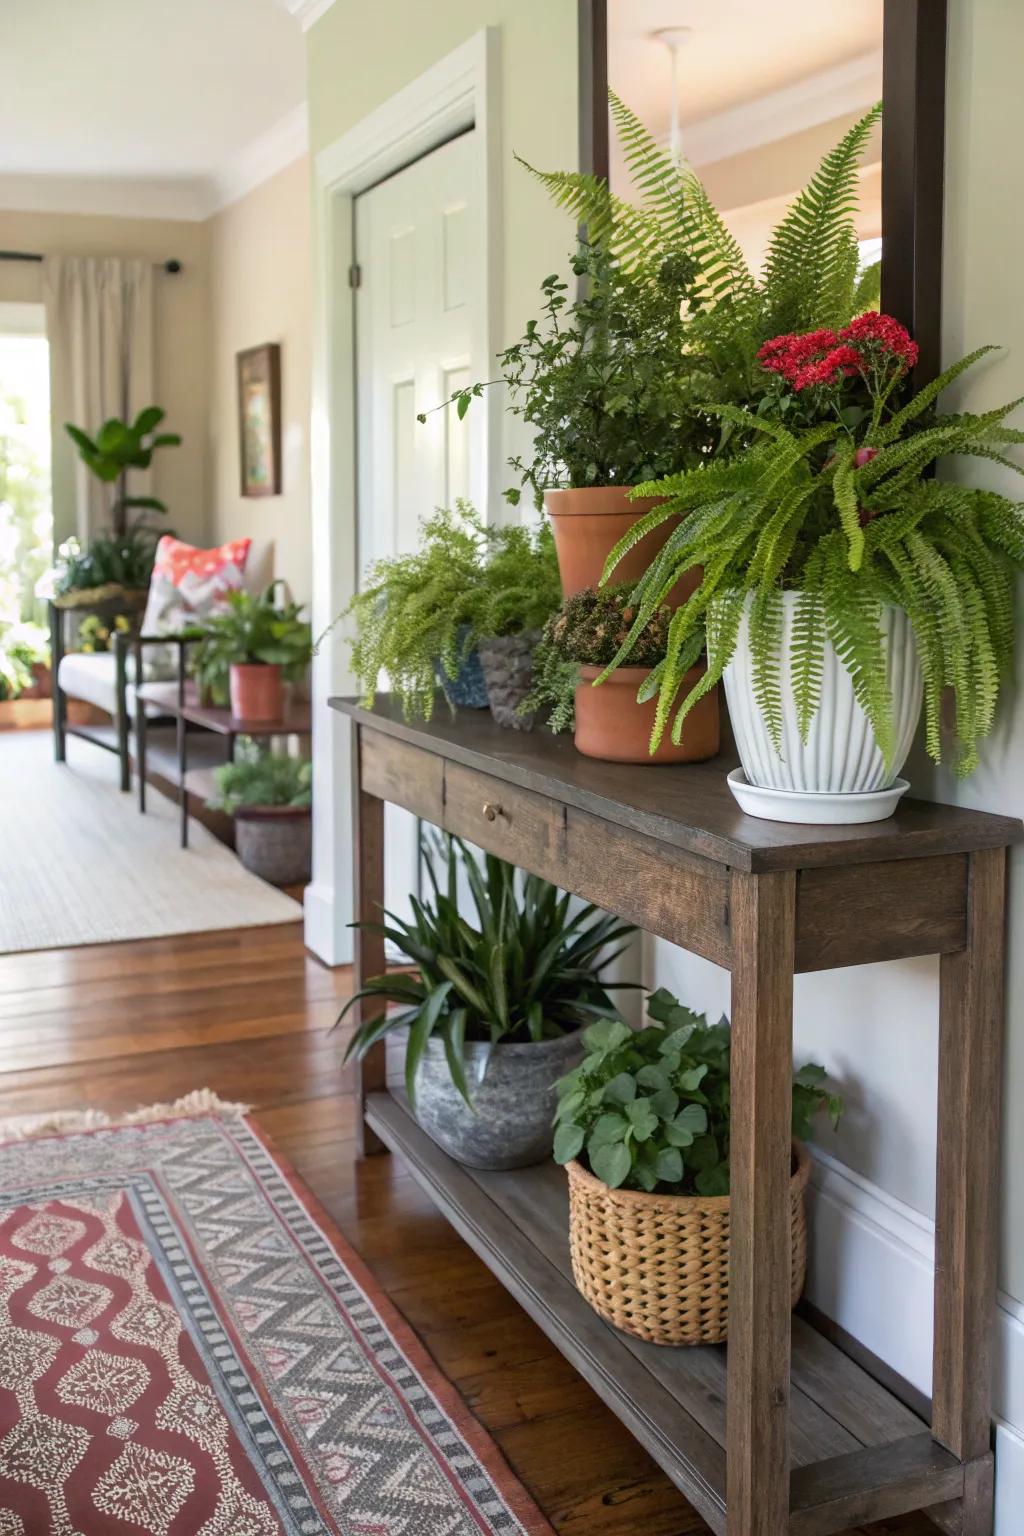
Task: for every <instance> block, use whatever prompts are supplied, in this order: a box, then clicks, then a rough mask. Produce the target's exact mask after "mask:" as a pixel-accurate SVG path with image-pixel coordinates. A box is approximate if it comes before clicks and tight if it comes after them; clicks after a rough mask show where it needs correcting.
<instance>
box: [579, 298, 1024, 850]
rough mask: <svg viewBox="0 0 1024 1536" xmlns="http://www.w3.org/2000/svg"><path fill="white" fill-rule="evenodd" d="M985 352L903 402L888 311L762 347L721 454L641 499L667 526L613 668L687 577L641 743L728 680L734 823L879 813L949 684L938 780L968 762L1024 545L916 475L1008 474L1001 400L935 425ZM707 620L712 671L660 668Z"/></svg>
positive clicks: (999, 514) (997, 673)
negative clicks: (988, 465) (991, 466)
mask: <svg viewBox="0 0 1024 1536" xmlns="http://www.w3.org/2000/svg"><path fill="white" fill-rule="evenodd" d="M989 350H990V349H989V348H981V349H979V350H978V351H977V352H974V353H972V354H971V355H970V356H969V357H966V358H964V359H962V360H961V361H960V362H958V363H956V364H954V366H953V367H951V368H949V369H947V370H946V372H945V373H943V374H942V375H941V376H940V377H939V378H938V379H935V380H933V381H932V382H931V383H930V384H928V385H926V386H925V388H923V389H922V390H920V391H919V392H918V393H917V394H916V395H913V396H911V397H910V398H907V397H906V393H905V390H904V383H905V380H906V379H907V375H908V372H909V370H910V369H911V368H912V367H913V365H914V363H915V361H916V358H917V348H916V346H915V344H914V342H913V341H912V340H911V338H910V336H909V335H908V334H907V332H906V330H905V329H904V328H903V326H901V325H900V324H898V322H897V321H895V320H894V319H892V318H891V317H890V316H888V315H879V314H877V313H868V314H864V315H862V316H860V317H859V318H858V319H856V320H854V321H853V322H851V324H849V325H848V326H845V327H843V328H841V329H840V330H839V331H838V332H835V331H833V330H830V329H828V328H818V329H817V330H815V331H812V332H809V333H803V334H799V335H785V336H779V337H776V338H773V339H771V340H769V341H768V342H767V343H765V344H764V345H762V346H761V347H760V348H759V351H758V358H759V360H760V366H761V368H762V373H763V380H764V382H763V385H762V388H763V394H762V396H761V399H760V401H759V402H758V404H757V407H756V409H740V408H738V407H734V406H717V407H709V409H713V410H714V411H716V412H717V414H718V415H720V416H721V417H722V419H723V420H725V421H727V422H728V423H729V425H730V426H731V428H732V430H733V432H734V434H735V436H736V438H737V440H738V443H739V444H740V446H739V447H738V448H737V450H736V451H735V452H734V453H733V454H732V456H731V457H730V458H728V459H725V460H722V461H720V462H717V463H716V464H714V465H713V466H711V467H710V468H708V469H706V470H704V471H703V472H701V473H693V472H684V473H682V474H680V475H676V476H672V477H670V478H669V479H667V480H664V481H659V482H656V483H655V482H652V483H651V484H650V485H648V486H645V487H642V491H643V492H645V493H647V492H652V493H653V492H654V491H657V492H659V493H660V494H661V495H662V496H663V497H664V498H665V499H664V501H663V502H662V503H661V505H660V506H659V507H658V508H656V509H655V511H653V512H652V513H650V514H649V515H648V519H646V520H645V521H650V522H651V523H653V522H656V521H658V520H659V519H662V518H671V519H673V520H678V519H682V520H683V521H682V523H681V525H680V524H679V523H678V522H676V523H675V526H676V528H677V532H676V534H675V535H674V537H673V541H672V549H671V553H670V555H667V556H666V558H665V559H664V560H663V561H662V562H661V563H660V564H659V565H657V566H656V567H652V569H651V570H650V571H648V573H647V574H646V575H645V576H644V577H643V578H642V580H641V581H640V582H639V583H638V585H637V589H636V596H637V616H636V619H635V620H634V623H633V626H632V628H631V630H630V633H629V635H628V636H627V637H626V639H625V640H624V642H623V644H622V645H621V646H620V647H619V649H618V651H617V652H616V655H615V658H614V664H621V663H622V662H624V661H626V660H627V659H628V658H629V656H630V654H631V651H632V647H633V646H634V644H635V643H636V642H637V641H638V640H639V638H640V636H641V634H642V632H643V626H644V623H645V622H646V620H647V617H648V616H649V614H650V613H652V612H653V611H654V610H655V608H656V606H657V603H658V600H659V596H660V593H661V591H662V589H663V585H664V582H665V581H666V580H667V579H671V577H672V575H673V574H678V573H680V572H683V571H685V570H688V569H691V568H693V567H694V566H701V567H702V568H703V569H704V578H703V581H702V583H701V586H700V587H699V589H697V591H695V593H694V594H693V596H692V597H691V598H690V599H689V600H688V601H687V603H686V604H685V605H684V606H682V607H681V608H679V609H678V610H677V612H676V613H675V615H674V616H673V619H672V623H671V626H670V631H669V650H668V657H669V659H668V660H667V661H666V665H665V667H664V668H663V670H662V672H661V675H660V679H659V685H660V697H659V701H658V711H657V718H656V723H655V730H654V734H653V736H652V744H656V743H657V742H658V741H660V740H661V739H662V737H663V734H664V732H665V730H666V727H667V725H668V722H669V718H670V715H671V714H672V712H673V710H674V711H675V715H674V724H673V728H672V735H673V736H674V737H676V736H678V733H679V732H680V731H681V729H682V726H683V722H684V721H685V720H686V718H687V716H688V714H689V712H690V710H691V709H692V708H693V707H694V705H695V704H697V703H698V702H699V701H700V700H701V699H702V698H703V696H704V695H705V693H706V692H707V690H708V689H709V688H711V687H713V686H714V684H715V683H716V682H717V681H718V679H719V678H720V677H723V676H724V678H725V687H726V696H727V698H728V701H729V710H730V716H731V719H732V723H733V728H734V731H735V735H736V742H737V747H738V750H739V754H740V760H741V764H742V769H741V770H737V771H736V772H735V773H733V774H731V775H730V785H731V787H732V789H733V792H734V793H735V795H736V798H737V799H738V800H739V802H740V804H741V805H742V806H743V808H744V809H745V810H749V811H751V812H752V813H753V814H755V815H760V816H767V817H770V818H773V819H778V820H783V821H805V822H819V823H821V822H824V823H829V822H852V821H870V820H877V819H879V818H880V817H883V816H886V815H890V814H891V813H892V810H893V809H894V807H895V804H896V801H897V800H898V798H899V795H900V794H901V793H903V792H904V791H905V790H906V789H907V787H908V786H907V784H906V783H905V781H903V780H900V779H897V777H896V775H897V774H898V773H899V770H900V768H901V767H902V765H903V762H904V760H905V758H906V755H907V752H908V751H909V749H910V745H911V742H912V739H913V735H914V731H915V728H916V725H917V720H918V717H919V714H920V709H921V700H922V691H923V696H924V704H925V718H926V741H927V748H928V751H929V753H930V754H931V756H932V757H933V758H935V760H936V761H938V760H939V759H940V756H941V752H942V743H941V739H940V708H941V701H942V695H943V692H944V690H945V689H946V688H949V689H950V690H951V691H952V695H953V699H954V702H955V726H954V737H955V743H954V749H953V759H954V763H953V766H954V769H955V771H956V772H958V773H960V774H967V773H969V772H970V771H971V770H972V769H973V768H974V767H975V766H976V764H977V762H978V753H979V746H980V743H981V741H982V740H983V738H984V737H985V736H986V734H987V733H988V732H989V731H990V729H991V727H992V723H993V719H994V714H995V707H996V701H997V698H998V693H999V685H1000V679H1001V676H1002V675H1003V674H1004V672H1005V671H1006V670H1007V669H1008V667H1009V664H1010V661H1011V657H1012V651H1013V635H1014V619H1013V591H1014V579H1015V575H1016V573H1017V571H1018V570H1019V569H1020V568H1021V566H1022V565H1024V532H1022V527H1021V516H1020V508H1019V504H1018V503H1015V502H1012V501H1010V500H1009V498H1007V497H1005V496H1001V495H999V494H997V493H996V492H994V491H989V490H981V489H977V488H974V487H971V486H967V485H963V484H960V483H956V484H954V483H950V482H946V481H942V480H938V479H935V478H932V477H931V476H930V474H929V471H930V469H931V468H932V466H933V465H934V464H935V462H936V460H941V459H943V458H945V457H947V456H955V455H956V456H964V455H968V456H969V455H972V454H973V455H977V456H979V457H984V458H990V459H996V460H997V461H998V462H1000V463H1002V464H1005V465H1007V466H1008V467H1010V468H1014V469H1018V472H1020V471H1019V467H1018V466H1016V465H1013V464H1012V463H1010V461H1009V460H1007V459H1006V458H1005V450H1006V447H1007V445H1008V444H1012V443H1019V442H1021V441H1024V434H1022V433H1021V432H1018V431H1016V430H1014V429H1012V428H1009V427H1007V426H1006V425H1005V418H1006V416H1007V414H1008V412H1009V410H1010V409H1012V407H1011V406H1005V407H1001V408H997V409H994V410H990V411H987V412H984V413H982V414H980V415H972V414H970V413H958V414H956V415H951V416H943V415H940V414H937V413H936V411H935V402H936V400H937V398H938V396H939V395H940V394H941V393H942V391H943V390H944V389H946V388H947V387H948V386H949V385H950V384H951V383H952V382H953V381H954V380H955V379H957V378H958V377H959V376H960V375H961V374H962V373H963V372H964V371H965V370H966V369H967V368H969V367H970V366H972V364H974V363H975V362H976V361H977V360H978V359H979V358H980V357H981V356H982V355H983V354H984V353H985V352H986V351H989ZM643 526H644V524H640V525H638V527H641V528H642V527H643ZM623 547H625V545H623ZM616 553H617V552H616V551H613V552H612V556H611V557H610V559H609V571H611V570H613V569H614V565H615V559H616ZM701 625H706V632H707V649H708V668H707V671H706V673H705V674H704V676H703V677H702V678H701V679H700V680H699V681H698V682H697V684H696V685H695V686H689V685H687V684H685V681H684V678H683V675H682V672H681V668H680V665H679V663H678V662H677V660H676V658H677V656H680V655H685V652H686V647H687V646H688V644H689V643H690V642H691V640H692V638H693V636H694V635H695V634H697V633H699V629H700V626H701Z"/></svg>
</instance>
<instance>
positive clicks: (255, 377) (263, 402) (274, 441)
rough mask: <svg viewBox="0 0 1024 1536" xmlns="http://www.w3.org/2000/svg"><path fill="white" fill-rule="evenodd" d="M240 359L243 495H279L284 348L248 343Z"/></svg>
mask: <svg viewBox="0 0 1024 1536" xmlns="http://www.w3.org/2000/svg"><path fill="white" fill-rule="evenodd" d="M237 362H238V442H239V452H240V456H241V469H242V495H243V496H280V494H281V348H280V347H279V346H278V344H277V342H276V341H268V342H265V343H264V345H263V346H261V347H248V348H247V349H246V350H245V351H244V352H239V353H238V355H237Z"/></svg>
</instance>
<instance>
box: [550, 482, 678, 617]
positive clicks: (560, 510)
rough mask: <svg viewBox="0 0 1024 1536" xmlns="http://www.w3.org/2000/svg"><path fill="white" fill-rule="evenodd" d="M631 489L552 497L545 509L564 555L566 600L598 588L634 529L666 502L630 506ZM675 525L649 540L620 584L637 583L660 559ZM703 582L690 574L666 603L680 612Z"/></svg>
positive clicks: (616, 574) (622, 566)
mask: <svg viewBox="0 0 1024 1536" xmlns="http://www.w3.org/2000/svg"><path fill="white" fill-rule="evenodd" d="M629 492H630V487H629V486H628V485H602V486H585V487H583V488H582V489H579V490H565V491H546V492H545V494H544V505H545V507H546V508H547V514H548V517H549V518H550V519H551V531H552V533H553V534H554V536H555V551H556V553H557V555H558V574H559V576H560V577H561V579H562V595H563V596H564V597H575V595H576V593H577V592H582V591H583V590H584V589H585V588H586V587H596V586H597V585H598V584H599V582H600V580H601V577H602V575H603V574H604V567H605V561H606V560H607V559H608V556H609V555H610V554H611V552H612V550H613V549H614V548H615V546H616V544H617V543H618V542H619V540H620V539H621V538H622V537H623V535H624V534H626V533H628V532H629V530H630V529H631V528H632V526H633V524H634V523H638V522H639V521H640V519H641V518H642V517H645V516H646V515H647V513H648V512H650V511H651V510H652V509H653V508H654V507H656V506H657V505H658V502H659V501H660V500H661V499H662V498H660V497H657V496H642V497H640V498H639V499H638V500H637V501H630V500H629ZM674 526H675V524H674V523H673V521H672V519H671V518H669V519H668V520H667V521H665V522H664V523H662V524H661V526H660V527H658V528H655V529H653V530H652V531H651V532H650V533H648V534H646V535H645V537H644V538H642V539H641V540H640V542H639V544H637V545H636V546H635V548H633V549H631V550H630V551H629V553H628V554H627V555H624V556H623V557H622V559H621V560H620V561H619V563H618V565H617V566H616V567H615V570H614V571H613V572H612V577H611V579H612V581H613V582H615V583H616V584H617V583H619V582H624V581H632V582H636V581H639V580H640V577H641V576H642V575H643V574H644V572H645V571H646V570H647V568H648V566H649V565H650V564H651V562H652V561H653V560H654V557H655V556H656V555H657V554H658V553H659V552H660V551H661V550H662V549H663V548H664V545H665V543H666V541H667V539H668V536H669V534H670V533H671V532H672V530H673V528H674ZM700 578H701V572H700V570H699V569H698V568H695V569H694V570H692V571H687V572H686V574H685V575H684V576H681V577H680V579H679V580H678V581H677V582H676V584H675V586H674V587H673V588H672V591H671V592H670V593H669V595H668V597H667V598H666V599H665V601H666V603H667V604H668V606H669V607H670V608H678V607H680V605H681V604H682V603H684V602H685V601H686V599H687V598H688V597H689V596H690V594H691V593H692V592H693V591H694V590H695V588H696V587H697V585H698V583H699V581H700Z"/></svg>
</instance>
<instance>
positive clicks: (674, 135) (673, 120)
mask: <svg viewBox="0 0 1024 1536" xmlns="http://www.w3.org/2000/svg"><path fill="white" fill-rule="evenodd" d="M692 31H693V28H692V27H661V28H660V29H659V30H658V31H657V32H652V33H651V37H652V38H653V39H654V41H655V42H658V43H661V44H662V45H663V46H664V47H665V48H667V49H668V51H669V53H670V55H671V58H672V95H671V103H670V107H669V140H668V145H669V153H670V154H671V156H672V159H673V160H675V161H676V163H677V164H678V163H679V162H680V161H681V160H682V158H683V136H682V131H681V129H680V125H679V56H680V52H681V50H682V47H683V44H684V43H685V42H686V40H687V38H688V37H689V36H690V33H691V32H692Z"/></svg>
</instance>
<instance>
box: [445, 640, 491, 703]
mask: <svg viewBox="0 0 1024 1536" xmlns="http://www.w3.org/2000/svg"><path fill="white" fill-rule="evenodd" d="M460 643H461V636H460ZM434 671H435V672H436V673H437V680H438V682H439V683H440V685H441V687H442V688H443V689H444V696H445V698H446V699H447V700H448V702H449V704H451V705H452V707H453V708H454V709H489V708H490V701H489V699H488V697H487V684H486V683H485V682H484V674H483V668H482V667H481V665H480V654H479V652H478V651H477V649H476V647H475V646H474V647H473V649H472V650H471V651H470V652H469V655H468V656H467V657H466V659H465V661H464V662H463V663H462V666H461V667H460V668H459V670H458V672H457V673H456V674H455V676H454V677H449V676H448V674H447V672H446V671H445V669H444V667H443V666H442V665H441V663H440V661H437V662H436V663H435V665H434Z"/></svg>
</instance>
